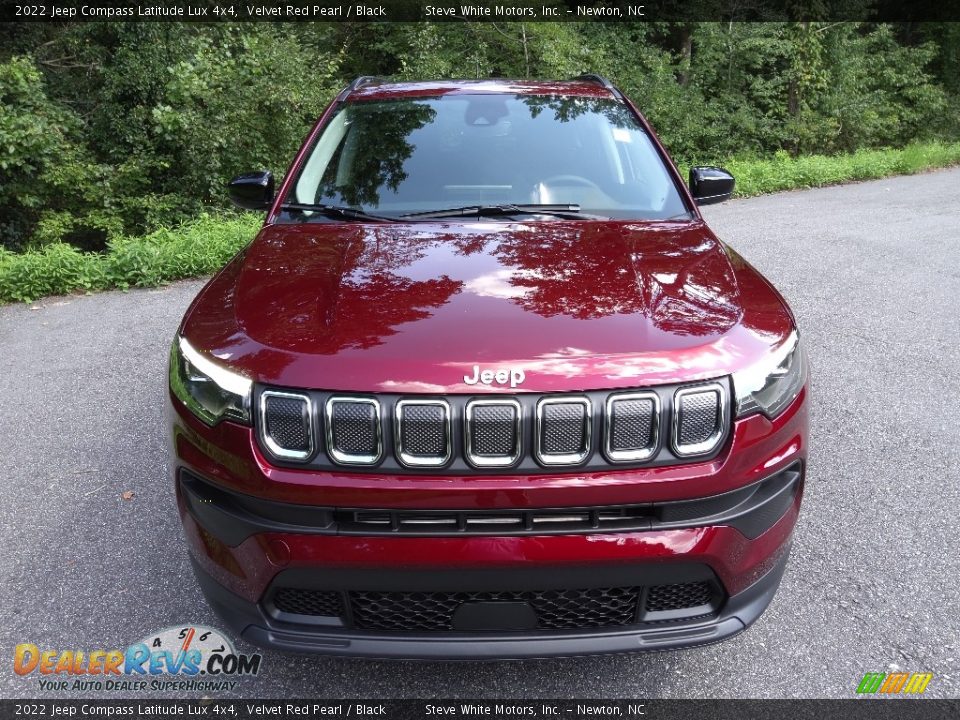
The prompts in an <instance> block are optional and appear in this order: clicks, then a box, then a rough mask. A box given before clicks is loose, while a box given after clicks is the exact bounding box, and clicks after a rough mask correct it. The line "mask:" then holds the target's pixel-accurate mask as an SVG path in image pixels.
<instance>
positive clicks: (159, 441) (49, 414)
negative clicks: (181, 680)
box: [0, 169, 960, 699]
mask: <svg viewBox="0 0 960 720" xmlns="http://www.w3.org/2000/svg"><path fill="white" fill-rule="evenodd" d="M704 213H705V215H706V217H707V219H708V221H709V222H710V223H711V225H712V227H713V228H714V230H715V231H716V232H717V234H718V235H719V236H720V237H721V238H722V239H724V240H725V241H727V242H728V243H730V244H731V245H732V246H733V247H734V248H735V249H736V250H737V251H739V252H740V253H741V254H742V255H744V256H745V257H746V258H747V259H748V260H749V261H750V262H751V263H753V264H754V265H755V266H757V267H758V268H759V269H760V270H761V271H762V272H763V273H764V274H766V276H767V277H768V278H770V279H771V280H772V281H773V283H774V284H775V285H777V287H778V288H779V289H780V290H781V291H782V293H783V294H784V295H785V296H786V297H787V299H788V300H789V301H790V303H791V305H792V307H793V309H794V310H795V312H796V315H797V319H798V322H799V325H800V328H801V331H802V334H803V336H804V339H805V341H806V343H807V348H808V350H809V354H810V357H811V362H812V367H813V373H814V380H813V383H814V384H813V404H812V438H811V442H812V454H811V459H810V468H809V476H808V482H807V488H806V496H805V500H804V507H803V511H802V514H801V519H800V523H799V526H798V528H797V531H796V535H795V541H794V550H793V555H792V559H791V562H790V565H789V566H788V569H787V573H786V575H785V577H784V581H783V584H782V586H781V588H780V592H779V594H778V595H777V597H776V599H775V600H774V602H773V605H772V606H771V607H770V609H769V610H768V611H767V613H766V614H765V615H764V616H763V617H762V618H761V619H760V620H759V622H758V623H757V624H756V625H755V626H754V627H753V628H751V629H750V630H749V631H747V632H746V633H744V634H742V635H740V636H739V637H737V638H735V639H733V640H730V641H728V642H725V643H723V644H720V645H716V646H711V647H705V648H701V649H696V650H687V651H683V652H669V653H661V654H653V655H635V656H615V657H597V658H576V659H559V660H542V661H526V662H511V663H503V662H500V663H485V664H479V663H476V664H474V663H471V664H448V663H415V662H373V661H345V660H329V659H323V658H312V657H307V658H305V657H300V656H290V655H281V654H278V653H274V652H265V653H264V658H263V663H262V670H261V672H260V674H259V676H257V677H255V678H246V679H243V680H240V681H239V682H238V685H237V688H236V690H235V691H233V692H232V693H228V694H227V696H234V697H250V698H253V697H268V698H286V697H311V696H313V697H328V698H336V697H361V698H371V699H372V698H404V697H414V698H444V697H473V698H524V697H529V698H550V697H555V698H576V697H596V698H628V697H638V698H639V697H647V698H659V697H665V698H670V697H677V698H710V697H772V698H790V697H852V696H853V695H854V690H855V688H856V686H857V684H858V682H859V681H860V679H861V678H862V677H863V674H864V673H865V672H889V671H892V670H903V671H910V672H914V671H925V672H932V673H933V674H934V678H933V680H932V681H931V683H930V685H929V687H928V689H927V692H926V695H927V696H933V697H958V696H960V550H958V548H960V515H958V510H960V371H958V368H960V230H958V228H960V169H953V170H948V171H942V172H937V173H930V174H924V175H917V176H912V177H903V178H892V179H888V180H880V181H876V182H869V183H863V184H857V185H848V186H843V187H835V188H824V189H818V190H810V191H803V192H790V193H783V194H778V195H771V196H766V197H761V198H756V199H749V200H737V201H732V202H729V203H726V204H724V205H721V206H713V207H708V208H705V210H704ZM201 286H202V282H199V281H192V282H184V283H177V284H174V285H172V286H169V287H166V288H162V289H158V290H137V291H131V292H128V293H120V292H111V293H104V294H100V295H95V296H89V297H67V298H48V299H46V300H43V301H40V302H37V303H34V304H32V305H16V306H6V307H0V365H2V367H3V368H4V370H3V372H2V373H0V408H2V412H0V437H2V438H3V442H2V443H0V467H3V469H4V481H3V482H2V483H0V542H2V547H3V548H4V553H3V556H2V558H0V606H2V607H3V608H4V612H3V622H2V623H0V657H2V658H4V659H3V661H2V662H0V696H2V697H48V696H54V695H58V696H61V697H90V696H97V694H96V693H90V692H81V693H76V692H64V693H46V692H42V691H40V689H39V687H38V684H37V676H36V674H34V675H33V676H30V677H18V676H16V675H15V674H14V672H13V670H12V658H13V650H14V646H15V645H16V644H18V643H25V642H30V643H34V644H36V645H38V646H40V647H41V648H50V649H60V650H66V649H84V650H94V649H110V648H115V647H120V648H122V647H126V646H128V645H129V644H131V643H133V642H136V641H138V640H139V639H141V638H143V637H144V636H147V635H148V634H150V633H152V632H153V631H157V630H160V629H162V628H166V627H168V626H172V625H180V624H182V623H200V624H206V625H212V626H217V625H218V623H217V619H216V618H215V617H214V615H213V614H212V612H211V611H210V610H209V608H208V607H207V605H206V604H205V602H204V600H203V598H202V597H201V595H200V591H199V589H198V588H197V585H196V583H195V582H194V579H193V575H192V573H191V571H190V567H189V563H188V559H187V551H186V548H185V545H184V544H183V542H182V539H181V530H180V524H179V522H178V520H177V516H176V511H175V505H174V497H173V488H172V485H171V483H170V481H169V479H168V469H167V437H166V428H165V426H164V421H163V413H164V397H165V367H166V358H167V349H168V347H169V343H170V340H171V338H172V336H173V333H174V331H175V330H176V327H177V324H178V322H179V320H180V317H181V315H182V313H183V311H184V310H185V308H186V306H187V305H188V303H189V302H190V300H191V299H192V298H193V296H194V295H195V293H196V292H197V291H198V290H199V289H200V287H201ZM131 493H132V494H131ZM125 494H126V495H125ZM124 498H128V499H124ZM237 645H238V648H239V649H241V650H242V651H245V652H252V651H253V650H254V649H253V648H252V647H251V646H249V645H246V644H245V643H238V644H237ZM100 696H102V697H124V696H126V694H125V693H106V692H105V693H102V694H101V695H100Z"/></svg>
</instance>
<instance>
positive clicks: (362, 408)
mask: <svg viewBox="0 0 960 720" xmlns="http://www.w3.org/2000/svg"><path fill="white" fill-rule="evenodd" d="M326 415H327V417H326V419H327V450H328V451H329V453H330V456H331V458H333V460H334V461H336V462H338V463H341V464H343V465H373V464H375V463H376V462H378V461H379V460H380V456H381V455H382V453H383V442H382V439H381V433H380V403H379V402H377V401H376V400H373V399H371V398H355V397H331V398H330V399H329V400H327V408H326Z"/></svg>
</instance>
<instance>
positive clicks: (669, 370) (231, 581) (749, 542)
mask: <svg viewBox="0 0 960 720" xmlns="http://www.w3.org/2000/svg"><path fill="white" fill-rule="evenodd" d="M263 131H264V132H269V129H267V128H265V129H264V130H263ZM733 182H734V181H733V178H732V177H731V176H730V175H729V174H728V173H726V172H725V171H723V170H721V169H718V168H709V167H699V168H694V169H693V170H691V172H690V182H689V187H688V186H686V185H685V184H684V183H683V181H682V179H681V177H680V175H679V174H678V172H677V169H676V167H675V166H674V165H673V163H672V162H671V161H670V159H669V157H668V156H667V153H666V151H665V150H664V148H663V147H662V145H661V144H660V143H659V141H658V140H657V138H656V136H655V135H654V133H653V130H652V129H651V128H650V125H649V124H648V123H647V121H646V120H645V119H644V117H643V116H642V115H641V114H640V112H639V111H638V110H637V109H636V108H635V107H634V105H633V104H632V103H631V102H630V101H629V100H628V99H626V98H625V97H624V96H623V95H622V94H621V93H620V92H619V91H618V90H617V89H616V88H615V87H613V86H612V85H611V84H610V83H609V82H608V81H606V80H604V79H603V78H601V77H599V76H596V75H584V76H581V77H579V78H576V79H575V80H572V81H566V82H531V81H512V80H482V81H440V82H416V83H392V82H383V81H380V80H378V79H375V78H367V77H364V78H360V79H358V80H356V81H355V82H353V83H352V84H351V85H350V86H349V87H348V88H346V89H345V90H344V91H343V92H341V93H340V95H339V96H337V98H336V99H335V100H334V101H333V103H332V104H331V105H330V106H329V107H328V108H327V110H326V111H325V112H324V114H323V116H322V117H321V118H320V120H319V122H318V123H317V124H316V126H315V127H314V129H313V130H312V132H311V133H310V134H309V136H308V137H307V139H306V141H305V143H304V145H303V148H302V149H301V150H300V152H299V154H298V155H297V157H296V159H295V160H294V162H293V165H292V166H291V168H290V170H289V172H287V174H286V176H285V178H284V180H283V182H282V183H281V185H280V188H279V191H277V192H275V191H274V182H273V176H272V175H271V174H270V173H268V172H259V173H251V174H248V175H243V176H240V177H238V178H236V179H234V180H233V181H232V182H231V183H230V194H231V197H232V199H233V201H234V202H235V203H236V204H238V205H240V206H241V207H244V208H247V209H251V210H262V211H266V213H267V216H266V221H265V223H264V225H263V228H262V230H261V231H260V233H259V234H258V236H257V237H256V239H255V240H254V241H253V242H252V243H251V244H250V245H249V246H247V247H246V248H245V249H244V250H243V251H241V252H240V253H239V254H238V255H237V256H236V257H235V258H234V259H233V260H232V261H230V262H229V263H228V264H227V265H226V267H225V268H224V269H223V270H222V271H221V272H220V273H219V274H217V275H216V277H214V278H213V279H212V280H211V281H210V282H209V283H208V284H207V286H206V287H205V288H204V289H203V290H202V291H201V292H200V294H199V295H198V297H197V298H196V300H194V302H193V304H192V305H191V306H190V309H189V310H188V311H187V313H186V316H185V317H184V319H183V322H182V324H181V325H180V329H179V332H178V333H177V336H176V338H175V340H174V343H173V347H172V349H171V353H170V376H169V379H170V393H169V395H170V405H171V412H170V419H171V424H172V430H173V450H174V455H173V463H172V467H173V474H174V481H175V483H176V492H177V501H178V504H179V510H180V516H181V518H182V520H183V526H184V531H185V534H186V538H187V542H188V544H189V548H190V555H191V558H192V561H193V564H194V568H195V571H196V575H197V578H198V580H199V582H200V585H201V587H202V588H203V591H204V593H205V595H206V597H207V598H208V600H209V602H210V604H211V605H212V606H213V607H214V608H215V609H216V611H217V613H218V614H219V615H220V616H221V618H222V620H223V621H224V622H225V623H226V624H227V625H228V626H229V627H230V628H231V629H232V630H233V631H234V632H236V633H237V634H238V635H239V636H242V637H243V638H245V639H247V640H249V641H250V642H252V643H255V644H257V645H261V646H266V647H273V648H279V649H282V650H289V651H296V652H317V653H324V654H329V655H350V656H370V657H403V658H461V659H474V658H516V657H540V656H549V655H574V654H579V653H608V652H625V651H642V650H662V649H666V648H678V647H690V646H696V645H703V644H707V643H712V642H715V641H718V640H721V639H723V638H726V637H729V636H731V635H734V634H736V633H738V632H740V631H741V630H743V629H744V628H746V627H747V626H748V625H750V624H751V623H752V622H753V621H754V620H756V619H757V617H758V616H759V615H760V614H761V613H762V612H763V610H764V609H765V608H766V606H767V605H768V604H769V603H770V601H771V599H772V597H773V595H774V593H775V592H776V589H777V586H778V585H779V582H780V578H781V575H782V574H783V571H784V567H785V564H786V562H787V555H788V552H789V549H790V543H791V536H792V531H793V527H794V523H795V522H796V519H797V514H798V511H799V507H800V499H801V494H802V491H803V484H804V472H805V467H806V457H807V436H808V422H807V377H808V371H807V367H806V361H805V356H804V353H803V350H802V348H801V345H800V341H799V337H798V333H797V328H796V325H795V323H794V319H793V316H792V314H791V312H790V310H789V308H788V307H787V305H786V303H785V302H784V300H783V298H782V297H781V296H780V295H779V294H778V293H777V291H776V290H775V289H774V288H773V287H772V286H771V285H770V283H769V282H768V281H767V280H765V279H764V278H763V277H762V276H761V275H760V274H759V273H758V272H757V271H756V270H754V269H753V268H752V267H751V266H750V265H749V264H747V262H746V261H744V260H743V259H742V258H741V257H740V256H739V255H737V253H736V252H734V251H733V250H731V249H730V248H729V247H727V246H726V245H724V244H723V243H721V242H720V241H719V240H718V239H717V238H716V237H715V236H714V235H713V233H712V232H711V231H710V229H709V228H708V227H707V225H706V224H705V222H704V221H703V218H702V217H701V216H700V213H699V211H698V209H697V205H698V203H699V204H701V205H702V204H705V203H710V202H717V201H720V200H724V199H726V198H728V197H729V196H730V194H731V192H732V191H733Z"/></svg>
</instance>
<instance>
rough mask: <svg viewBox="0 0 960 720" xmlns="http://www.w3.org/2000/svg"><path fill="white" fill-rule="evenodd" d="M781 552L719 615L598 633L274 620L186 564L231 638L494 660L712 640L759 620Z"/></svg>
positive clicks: (305, 649) (295, 647)
mask: <svg viewBox="0 0 960 720" xmlns="http://www.w3.org/2000/svg"><path fill="white" fill-rule="evenodd" d="M788 554H789V553H787V552H785V553H784V554H783V556H782V557H781V559H780V560H779V562H778V563H777V565H776V566H774V568H773V569H771V570H770V571H769V572H768V573H767V574H766V575H764V576H763V577H762V578H760V579H759V580H758V581H757V582H755V583H754V584H753V585H751V586H750V587H749V588H747V589H746V590H744V591H742V592H740V593H738V594H736V595H733V596H730V597H729V598H727V600H726V602H725V603H724V604H723V606H722V607H721V608H720V610H719V612H718V613H717V614H715V615H714V616H712V617H710V618H707V619H697V620H690V621H687V622H678V623H669V624H655V623H654V624H642V625H635V626H632V627H628V628H618V629H616V630H602V631H600V630H598V631H580V630H576V631H551V632H526V631H516V632H504V633H421V634H413V633H411V634H399V635H397V634H394V635H391V634H377V633H372V632H358V631H344V630H343V629H342V628H333V627H324V626H323V625H315V626H312V627H307V626H303V625H295V624H289V623H284V622H280V621H277V619H276V618H272V617H269V616H268V615H266V614H265V613H264V612H263V610H262V609H261V607H260V606H259V605H258V604H256V603H252V602H249V601H246V600H244V599H242V598H240V597H239V596H237V595H235V594H233V593H231V592H229V591H228V590H227V589H226V588H224V587H223V586H222V585H220V584H219V583H217V582H216V581H215V580H213V579H212V578H211V577H210V576H209V575H208V574H207V573H206V572H205V571H204V570H203V569H202V568H201V567H200V566H199V565H198V564H197V563H196V561H193V564H194V571H195V573H196V575H197V579H198V581H199V583H200V586H201V588H202V589H203V592H204V595H206V597H207V600H208V601H209V603H210V604H211V606H212V607H213V608H214V609H215V610H216V612H217V614H218V615H219V616H220V617H221V619H222V620H223V621H224V622H225V623H226V624H227V626H228V627H229V628H230V629H231V630H232V631H233V632H234V633H236V634H237V635H238V636H240V637H242V638H243V639H245V640H247V641H249V642H251V643H253V644H255V645H259V646H261V647H265V648H271V649H276V650H282V651H287V652H297V653H318V654H324V655H339V656H350V657H367V658H393V659H434V660H440V659H444V660H497V659H520V658H540V657H557V656H571V655H602V654H610V653H622V652H645V651H658V650H672V649H678V648H686V647H697V646H700V645H708V644H711V643H715V642H719V641H721V640H724V639H726V638H729V637H732V636H733V635H736V634H737V633H740V632H742V631H743V630H744V629H745V628H747V627H748V626H750V625H751V624H752V623H753V622H754V621H755V620H756V619H757V618H758V617H760V615H761V613H763V611H764V610H765V609H766V608H767V606H768V605H769V604H770V602H771V600H772V599H773V596H774V594H775V593H776V590H777V588H778V587H779V585H780V579H781V577H782V576H783V572H784V568H785V567H786V562H787V557H788ZM191 560H192V558H191Z"/></svg>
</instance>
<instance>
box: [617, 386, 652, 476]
mask: <svg viewBox="0 0 960 720" xmlns="http://www.w3.org/2000/svg"><path fill="white" fill-rule="evenodd" d="M605 419H606V432H605V446H604V449H605V452H606V456H607V459H608V460H610V461H611V462H631V461H639V460H646V459H648V458H650V457H653V455H654V453H656V451H657V446H658V444H659V433H660V397H659V396H658V395H657V394H656V393H654V392H638V393H620V394H617V395H611V396H610V397H608V398H607V408H606V415H605Z"/></svg>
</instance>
